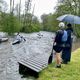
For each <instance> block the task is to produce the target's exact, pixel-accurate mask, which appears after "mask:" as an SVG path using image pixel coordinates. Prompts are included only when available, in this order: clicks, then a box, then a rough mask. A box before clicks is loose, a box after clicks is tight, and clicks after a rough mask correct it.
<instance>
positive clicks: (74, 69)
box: [38, 49, 80, 80]
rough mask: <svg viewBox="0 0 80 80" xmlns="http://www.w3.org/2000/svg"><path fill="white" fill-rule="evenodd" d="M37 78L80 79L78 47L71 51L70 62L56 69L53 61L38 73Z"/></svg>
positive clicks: (49, 79) (79, 53) (48, 79)
mask: <svg viewBox="0 0 80 80" xmlns="http://www.w3.org/2000/svg"><path fill="white" fill-rule="evenodd" d="M38 80H80V49H77V50H76V51H74V52H73V54H72V58H71V62H70V63H69V64H62V68H61V69H56V68H55V67H54V63H53V64H51V65H49V66H48V67H47V68H46V69H45V70H43V71H42V72H41V73H40V76H39V78H38Z"/></svg>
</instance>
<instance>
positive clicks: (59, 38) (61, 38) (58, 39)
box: [53, 22, 67, 68]
mask: <svg viewBox="0 0 80 80" xmlns="http://www.w3.org/2000/svg"><path fill="white" fill-rule="evenodd" d="M59 27H60V29H59V30H58V31H57V33H56V36H55V40H54V45H53V49H54V51H55V59H56V68H61V62H62V59H61V52H62V51H63V49H64V45H65V43H66V41H67V31H66V30H65V29H64V28H65V25H64V23H63V22H61V23H59Z"/></svg>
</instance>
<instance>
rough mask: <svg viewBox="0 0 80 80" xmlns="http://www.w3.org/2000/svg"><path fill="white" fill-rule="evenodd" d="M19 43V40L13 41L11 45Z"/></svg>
mask: <svg viewBox="0 0 80 80" xmlns="http://www.w3.org/2000/svg"><path fill="white" fill-rule="evenodd" d="M20 42H21V41H20V40H15V41H13V43H12V45H15V44H19V43H20Z"/></svg>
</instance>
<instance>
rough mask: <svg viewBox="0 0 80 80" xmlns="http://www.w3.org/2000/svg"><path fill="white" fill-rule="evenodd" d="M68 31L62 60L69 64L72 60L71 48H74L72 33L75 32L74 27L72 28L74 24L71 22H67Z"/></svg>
mask: <svg viewBox="0 0 80 80" xmlns="http://www.w3.org/2000/svg"><path fill="white" fill-rule="evenodd" d="M66 31H67V33H68V39H67V42H66V47H65V48H64V49H63V51H62V60H63V62H62V63H64V64H67V63H68V62H70V60H71V50H72V38H71V34H72V33H73V28H72V25H71V24H70V23H69V24H67V29H66Z"/></svg>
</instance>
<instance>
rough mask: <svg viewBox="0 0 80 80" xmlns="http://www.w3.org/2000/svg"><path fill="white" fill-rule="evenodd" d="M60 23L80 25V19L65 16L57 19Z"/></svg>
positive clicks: (69, 15)
mask: <svg viewBox="0 0 80 80" xmlns="http://www.w3.org/2000/svg"><path fill="white" fill-rule="evenodd" d="M57 20H59V21H63V22H68V23H71V24H80V17H79V16H75V15H71V14H65V15H62V16H60V17H58V18H57Z"/></svg>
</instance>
